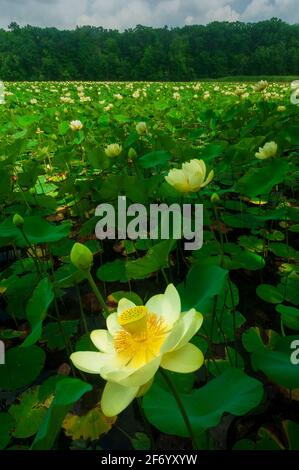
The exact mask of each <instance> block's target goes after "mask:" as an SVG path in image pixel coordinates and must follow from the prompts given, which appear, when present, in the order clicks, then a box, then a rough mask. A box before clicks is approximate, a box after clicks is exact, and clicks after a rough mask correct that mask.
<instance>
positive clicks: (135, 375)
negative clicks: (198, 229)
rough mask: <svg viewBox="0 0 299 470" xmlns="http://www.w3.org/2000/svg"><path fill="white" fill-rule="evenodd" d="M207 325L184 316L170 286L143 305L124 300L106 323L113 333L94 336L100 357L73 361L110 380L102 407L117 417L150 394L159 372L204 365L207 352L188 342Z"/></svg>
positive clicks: (79, 356) (78, 356)
mask: <svg viewBox="0 0 299 470" xmlns="http://www.w3.org/2000/svg"><path fill="white" fill-rule="evenodd" d="M202 321H203V317H202V315H201V314H200V313H199V312H197V311H196V310H195V309H191V310H189V311H188V312H184V313H181V301H180V296H179V294H178V292H177V290H176V288H175V287H174V286H173V284H170V285H169V286H168V287H167V289H166V290H165V293H164V294H159V295H155V296H154V297H151V298H150V299H149V300H148V302H147V303H146V304H145V305H144V306H136V305H135V304H134V303H133V302H131V301H130V300H128V299H125V298H123V299H121V300H120V301H119V304H118V308H117V312H115V313H112V314H110V315H109V316H108V318H107V328H108V330H95V331H92V333H91V340H92V342H93V344H94V345H95V346H96V347H97V348H98V350H99V352H92V351H83V352H75V353H73V354H72V355H71V360H72V362H73V364H74V365H75V366H76V367H77V368H78V369H80V370H82V371H83V372H89V373H91V374H100V375H101V376H102V378H103V379H104V380H107V384H106V385H105V388H104V392H103V396H102V402H101V406H102V410H103V413H104V414H105V415H106V416H115V415H117V414H119V413H120V412H121V411H123V410H124V409H125V408H126V407H127V406H128V405H129V404H130V403H131V402H132V401H133V400H134V398H135V397H136V396H140V395H141V394H144V393H145V392H146V391H147V390H148V388H149V387H150V385H151V382H152V379H153V377H154V375H155V373H156V372H157V370H158V368H159V367H162V368H164V369H168V370H170V371H174V372H181V373H188V372H193V371H195V370H197V369H199V367H201V366H202V364H203V362H204V358H203V354H202V352H201V351H200V350H199V349H198V348H197V347H196V346H194V345H193V344H191V343H189V341H190V339H191V338H192V337H193V336H194V335H195V333H196V332H197V331H198V329H199V328H200V326H201V324H202Z"/></svg>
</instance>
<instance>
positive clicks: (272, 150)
mask: <svg viewBox="0 0 299 470" xmlns="http://www.w3.org/2000/svg"><path fill="white" fill-rule="evenodd" d="M276 153H277V143H276V142H267V143H266V144H265V145H264V147H260V148H259V151H258V152H256V154H255V156H256V158H258V159H259V160H265V159H266V158H271V157H275V155H276Z"/></svg>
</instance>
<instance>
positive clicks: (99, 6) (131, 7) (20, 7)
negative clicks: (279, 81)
mask: <svg viewBox="0 0 299 470" xmlns="http://www.w3.org/2000/svg"><path fill="white" fill-rule="evenodd" d="M0 12H1V14H0V27H2V28H6V27H7V26H8V25H9V24H10V23H11V22H12V21H16V22H17V23H18V24H20V25H26V24H30V25H33V26H55V27H57V28H60V29H72V28H75V27H76V26H77V25H78V26H82V25H94V26H103V27H105V28H113V29H119V30H124V29H126V28H131V27H134V26H136V25H137V24H141V25H144V26H153V27H159V26H164V25H168V26H184V25H192V24H207V23H209V22H211V21H237V20H238V21H246V22H255V21H259V20H265V19H270V18H272V17H277V18H281V19H282V20H285V21H287V22H289V23H296V22H298V23H299V8H298V0H51V1H49V0H0Z"/></svg>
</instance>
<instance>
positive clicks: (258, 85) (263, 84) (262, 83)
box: [253, 80, 269, 91]
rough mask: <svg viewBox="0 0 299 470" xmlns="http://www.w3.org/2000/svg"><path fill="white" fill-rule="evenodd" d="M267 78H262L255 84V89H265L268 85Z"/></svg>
mask: <svg viewBox="0 0 299 470" xmlns="http://www.w3.org/2000/svg"><path fill="white" fill-rule="evenodd" d="M268 85H269V84H268V82H267V80H260V81H259V82H258V83H256V84H255V85H253V89H254V91H263V90H264V89H265V88H267V86H268Z"/></svg>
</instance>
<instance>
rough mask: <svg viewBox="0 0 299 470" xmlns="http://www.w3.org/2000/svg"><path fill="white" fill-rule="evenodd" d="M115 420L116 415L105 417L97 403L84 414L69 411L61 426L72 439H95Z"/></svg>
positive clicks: (105, 432) (106, 430)
mask: <svg viewBox="0 0 299 470" xmlns="http://www.w3.org/2000/svg"><path fill="white" fill-rule="evenodd" d="M115 421H116V417H114V418H107V416H105V415H104V414H103V412H102V410H101V406H100V404H98V405H97V406H96V407H95V408H92V409H91V410H89V411H88V413H86V414H85V415H80V416H78V415H75V414H72V413H69V414H68V415H67V416H66V417H65V419H64V421H63V424H62V427H63V429H64V430H65V433H66V435H67V436H68V437H71V438H72V440H73V441H74V440H78V439H84V440H87V439H90V440H91V441H95V440H96V439H99V437H100V436H102V435H103V434H107V432H109V431H110V429H111V428H112V426H113V424H114V423H115Z"/></svg>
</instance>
